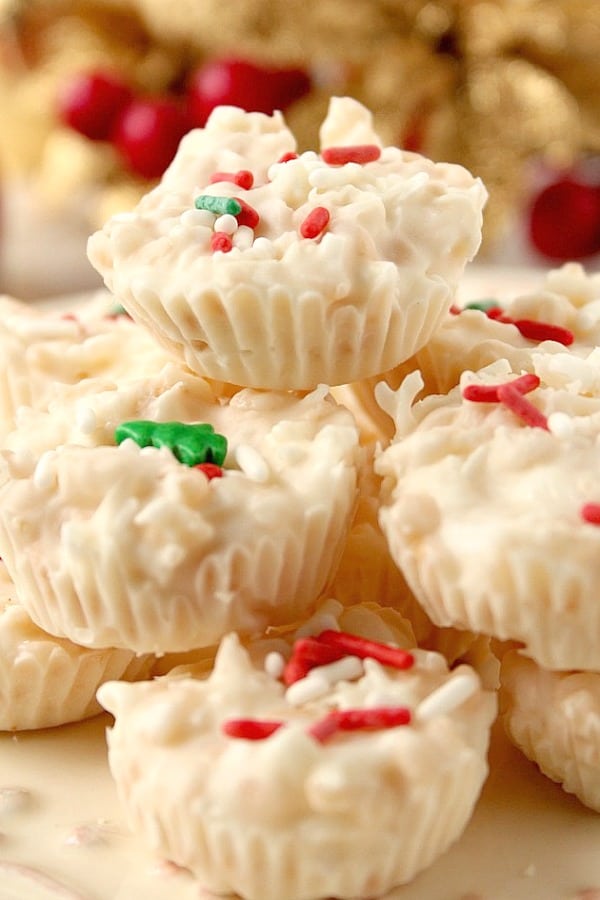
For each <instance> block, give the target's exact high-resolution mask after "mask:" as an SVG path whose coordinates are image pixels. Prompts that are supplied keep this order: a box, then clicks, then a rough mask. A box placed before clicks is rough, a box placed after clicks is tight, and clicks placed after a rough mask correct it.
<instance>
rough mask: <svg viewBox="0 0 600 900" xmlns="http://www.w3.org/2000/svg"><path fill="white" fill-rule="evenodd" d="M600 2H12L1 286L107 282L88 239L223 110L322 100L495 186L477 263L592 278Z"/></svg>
mask: <svg viewBox="0 0 600 900" xmlns="http://www.w3.org/2000/svg"><path fill="white" fill-rule="evenodd" d="M599 84H600V2H598V0H485V2H478V0H429V2H428V0H234V2H229V3H226V2H223V0H173V2H171V3H168V2H164V0H0V116H1V120H0V121H1V127H0V173H1V178H2V182H1V184H0V210H1V215H2V223H1V232H0V291H2V292H5V293H12V294H14V295H16V296H19V297H23V298H27V299H29V298H35V297H42V296H49V295H53V294H56V293H62V292H65V291H78V290H82V289H86V288H88V287H94V286H96V285H97V283H98V282H97V276H96V275H95V273H93V271H92V269H91V267H90V266H89V264H88V263H87V260H86V257H85V243H86V239H87V236H88V234H89V233H90V232H91V231H93V230H95V229H96V228H97V227H99V226H100V225H101V224H102V223H103V222H104V220H105V219H106V218H107V217H108V216H109V215H111V214H112V213H114V212H117V211H121V210H126V209H128V208H131V207H132V206H133V205H134V204H135V203H136V202H137V200H138V199H139V197H140V196H141V194H142V193H144V192H146V191H147V190H148V189H149V187H151V186H152V184H153V183H155V181H156V180H157V179H158V178H159V177H160V175H161V173H162V171H164V169H165V168H166V166H167V165H168V163H169V162H170V160H171V158H172V156H173V154H174V152H175V149H176V146H177V143H178V141H179V139H180V137H181V136H182V135H183V134H184V133H185V131H187V130H188V129H189V128H193V127H198V126H202V125H203V124H204V122H205V121H206V117H207V116H208V115H209V113H210V111H211V109H212V108H213V107H214V106H216V105H219V104H222V103H227V104H234V105H238V106H242V107H244V108H245V109H247V110H261V111H264V112H271V111H272V110H273V109H283V110H284V112H285V115H286V118H287V120H288V122H289V124H290V126H291V128H292V129H293V130H294V131H295V133H296V134H297V136H298V140H299V144H300V148H301V149H308V148H309V147H315V146H318V128H319V124H320V122H321V119H322V117H323V115H324V112H325V109H326V107H327V102H328V98H329V97H330V96H331V95H332V94H334V95H345V94H349V95H351V96H353V97H356V98H357V99H358V100H360V101H361V102H363V103H364V104H365V105H367V106H368V107H369V108H371V109H372V110H373V112H374V116H375V121H376V125H377V127H378V129H379V132H380V134H381V136H382V138H383V139H384V140H385V141H386V142H387V143H392V144H397V145H398V146H401V147H403V148H405V149H407V150H411V151H417V152H420V153H424V154H425V155H427V156H430V157H431V158H433V159H435V160H444V161H452V162H459V163H462V164H463V165H465V166H467V167H468V168H469V169H471V171H472V172H474V173H475V174H477V175H479V176H481V177H482V178H483V180H484V181H485V183H486V185H487V188H488V190H489V192H490V200H489V203H488V206H487V209H486V213H485V227H484V242H483V247H482V250H481V253H480V256H479V257H478V261H479V262H482V263H484V264H490V265H499V266H511V267H512V266H536V267H550V266H555V265H557V264H560V263H561V262H562V261H565V260H570V259H578V260H581V261H582V262H583V263H584V265H585V266H586V268H588V269H589V270H597V269H600V96H599V91H598V85H599Z"/></svg>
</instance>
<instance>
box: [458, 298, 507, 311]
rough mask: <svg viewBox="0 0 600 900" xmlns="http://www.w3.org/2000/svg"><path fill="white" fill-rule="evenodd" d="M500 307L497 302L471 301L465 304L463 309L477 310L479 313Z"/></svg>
mask: <svg viewBox="0 0 600 900" xmlns="http://www.w3.org/2000/svg"><path fill="white" fill-rule="evenodd" d="M499 306H500V304H499V303H498V301H497V300H473V301H472V302H471V303H466V304H465V306H464V307H463V309H478V310H480V312H487V311H488V310H490V309H497V308H498V307H499Z"/></svg>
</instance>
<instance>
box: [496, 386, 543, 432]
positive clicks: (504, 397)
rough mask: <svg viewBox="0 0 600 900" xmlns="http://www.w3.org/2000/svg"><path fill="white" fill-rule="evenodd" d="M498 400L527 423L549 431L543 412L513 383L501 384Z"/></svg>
mask: <svg viewBox="0 0 600 900" xmlns="http://www.w3.org/2000/svg"><path fill="white" fill-rule="evenodd" d="M498 400H499V401H500V403H502V404H503V405H504V406H506V407H507V408H508V409H510V411H511V412H513V413H514V414H515V415H516V416H518V417H519V419H521V421H522V422H524V423H525V425H531V426H532V427H534V428H544V429H545V430H546V431H548V420H547V419H546V416H545V415H544V414H543V412H540V410H539V409H538V408H537V407H535V406H534V405H533V403H530V402H529V400H527V399H526V398H525V397H524V396H523V394H522V393H521V392H520V391H518V390H517V389H516V388H515V387H514V386H513V385H512V384H501V385H500V386H499V387H498Z"/></svg>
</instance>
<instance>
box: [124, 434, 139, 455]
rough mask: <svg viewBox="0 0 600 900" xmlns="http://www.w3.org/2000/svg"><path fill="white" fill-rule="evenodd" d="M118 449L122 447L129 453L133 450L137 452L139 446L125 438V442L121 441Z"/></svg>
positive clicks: (130, 439) (132, 440)
mask: <svg viewBox="0 0 600 900" xmlns="http://www.w3.org/2000/svg"><path fill="white" fill-rule="evenodd" d="M119 447H123V448H124V449H125V450H128V451H129V452H130V453H131V451H132V450H133V449H134V448H135V450H139V449H140V448H139V445H138V444H136V442H135V441H134V439H133V438H130V437H128V438H125V440H123V441H121V443H120V444H119Z"/></svg>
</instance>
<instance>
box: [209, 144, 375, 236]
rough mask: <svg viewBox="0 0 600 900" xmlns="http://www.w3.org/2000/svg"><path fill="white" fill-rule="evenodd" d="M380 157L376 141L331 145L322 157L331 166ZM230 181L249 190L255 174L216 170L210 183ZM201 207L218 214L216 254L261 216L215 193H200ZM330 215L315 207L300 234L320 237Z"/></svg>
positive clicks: (282, 159)
mask: <svg viewBox="0 0 600 900" xmlns="http://www.w3.org/2000/svg"><path fill="white" fill-rule="evenodd" d="M380 156H381V148H380V147H378V146H377V145H376V144H361V145H357V146H348V147H329V148H326V149H325V150H323V152H322V154H321V158H322V160H323V162H325V163H326V164H327V165H329V166H343V165H346V164H349V163H354V164H356V165H366V164H367V163H369V162H375V161H376V160H378V159H379V157H380ZM298 158H299V157H298V154H297V153H285V154H284V155H283V156H281V157H280V158H279V159H278V160H277V162H278V163H286V162H290V161H292V160H295V159H298ZM223 182H225V183H230V184H234V185H236V186H237V187H240V188H242V189H243V190H246V191H248V190H250V189H251V188H252V187H253V186H254V175H253V173H252V172H250V171H249V170H248V169H240V170H239V171H237V172H214V173H213V174H212V175H211V177H210V179H209V183H210V184H220V183H223ZM194 206H195V207H196V209H198V210H204V211H206V212H211V213H213V214H214V216H215V220H214V223H213V228H214V231H213V234H212V236H211V239H210V249H211V250H212V252H213V253H215V252H219V251H220V252H221V253H229V252H230V251H231V250H233V248H234V246H235V244H234V240H233V235H234V234H235V233H236V231H237V230H238V228H239V227H240V226H245V227H247V228H250V229H252V230H253V229H255V228H256V227H257V226H258V224H259V222H260V216H259V214H258V213H257V211H256V210H255V209H254V208H253V207H252V206H250V205H249V204H248V203H246V202H245V201H244V200H242V199H241V198H240V197H227V196H216V195H213V194H200V195H199V196H198V197H196V199H195V201H194ZM330 218H331V213H330V211H329V210H328V209H326V208H325V207H323V206H316V207H315V208H314V209H313V210H311V211H310V212H309V213H308V214H307V216H306V217H305V218H304V220H303V221H302V222H301V224H300V227H299V233H300V236H301V237H303V238H307V239H309V240H314V239H315V238H318V237H320V236H321V235H322V234H323V232H324V231H325V229H326V228H327V226H328V225H329V221H330Z"/></svg>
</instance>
